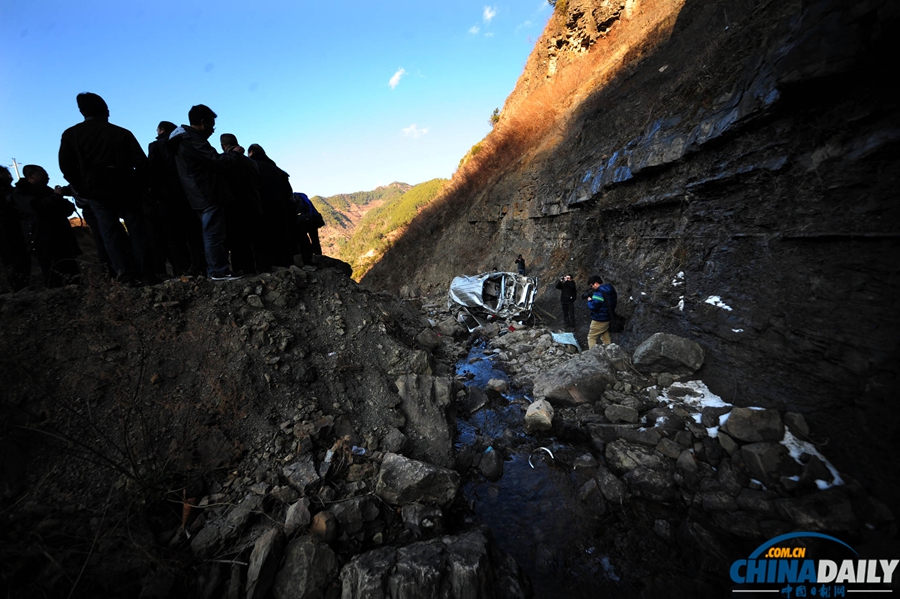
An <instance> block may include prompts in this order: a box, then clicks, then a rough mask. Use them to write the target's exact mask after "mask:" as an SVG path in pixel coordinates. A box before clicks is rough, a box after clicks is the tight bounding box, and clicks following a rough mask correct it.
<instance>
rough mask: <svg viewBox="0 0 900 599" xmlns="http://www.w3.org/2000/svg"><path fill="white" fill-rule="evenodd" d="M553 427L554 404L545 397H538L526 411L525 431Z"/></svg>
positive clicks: (543, 429) (544, 429) (529, 431)
mask: <svg viewBox="0 0 900 599" xmlns="http://www.w3.org/2000/svg"><path fill="white" fill-rule="evenodd" d="M551 428H553V406H552V405H551V404H550V402H549V401H547V400H545V399H538V400H537V401H534V402H532V403H531V405H529V406H528V410H527V411H526V412H525V432H526V433H528V434H531V433H534V432H537V431H548V430H550V429H551Z"/></svg>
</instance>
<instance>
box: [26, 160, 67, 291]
mask: <svg viewBox="0 0 900 599" xmlns="http://www.w3.org/2000/svg"><path fill="white" fill-rule="evenodd" d="M22 174H23V175H24V177H23V178H21V179H19V182H18V183H16V187H15V190H14V191H13V193H12V196H11V197H12V203H13V204H14V205H15V207H16V210H18V212H19V214H20V216H21V219H22V220H21V226H22V236H23V237H24V238H25V241H26V243H27V244H28V249H29V251H30V252H31V254H32V255H33V256H34V257H35V258H37V261H38V264H39V265H40V267H41V273H42V274H43V278H44V284H45V285H46V286H47V287H59V286H61V285H65V284H68V283H76V282H79V274H80V273H79V270H78V264H77V263H76V262H75V257H76V256H78V255H79V254H81V248H80V247H78V241H77V240H76V239H75V234H74V233H73V232H72V227H71V226H70V225H69V215H70V214H72V213H73V212H74V211H75V206H74V205H72V203H71V202H69V201H68V200H67V199H65V198H64V197H63V196H62V189H61V188H60V187H57V188H56V189H55V190H53V189H50V187H49V186H48V185H47V183H48V182H49V181H50V177H48V176H47V171H45V170H44V169H43V168H42V167H40V166H36V165H34V164H29V165H27V166H25V167H24V168H23V169H22Z"/></svg>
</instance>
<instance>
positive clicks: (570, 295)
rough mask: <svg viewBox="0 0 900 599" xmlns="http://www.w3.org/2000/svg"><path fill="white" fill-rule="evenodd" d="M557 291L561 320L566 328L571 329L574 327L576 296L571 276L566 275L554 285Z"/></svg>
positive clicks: (576, 289)
mask: <svg viewBox="0 0 900 599" xmlns="http://www.w3.org/2000/svg"><path fill="white" fill-rule="evenodd" d="M556 288H557V289H559V291H560V293H559V303H560V305H561V306H562V313H563V320H564V321H565V323H566V328H567V329H571V328H573V327H574V326H575V297H576V296H577V295H578V288H577V287H576V286H575V281H573V280H572V275H566V276H565V277H563V278H561V279H560V280H559V282H557V283H556Z"/></svg>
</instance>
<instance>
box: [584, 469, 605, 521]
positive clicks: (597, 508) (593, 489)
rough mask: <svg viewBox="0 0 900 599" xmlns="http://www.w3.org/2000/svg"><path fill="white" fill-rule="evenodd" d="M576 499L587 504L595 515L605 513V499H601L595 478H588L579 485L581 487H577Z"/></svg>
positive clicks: (601, 495)
mask: <svg viewBox="0 0 900 599" xmlns="http://www.w3.org/2000/svg"><path fill="white" fill-rule="evenodd" d="M578 500H579V501H581V502H582V503H584V504H585V505H587V506H588V507H589V508H590V509H591V511H593V512H594V514H596V515H597V516H602V515H603V514H605V513H606V501H604V500H603V494H602V493H601V491H600V485H599V484H598V483H597V479H594V478H591V479H588V481H587V482H586V483H584V484H583V485H581V488H580V489H578Z"/></svg>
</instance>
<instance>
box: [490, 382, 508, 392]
mask: <svg viewBox="0 0 900 599" xmlns="http://www.w3.org/2000/svg"><path fill="white" fill-rule="evenodd" d="M487 390H488V391H493V392H495V393H500V394H503V393H506V392H507V391H508V390H509V383H507V382H506V381H505V380H503V379H491V380H489V381H488V382H487Z"/></svg>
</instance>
